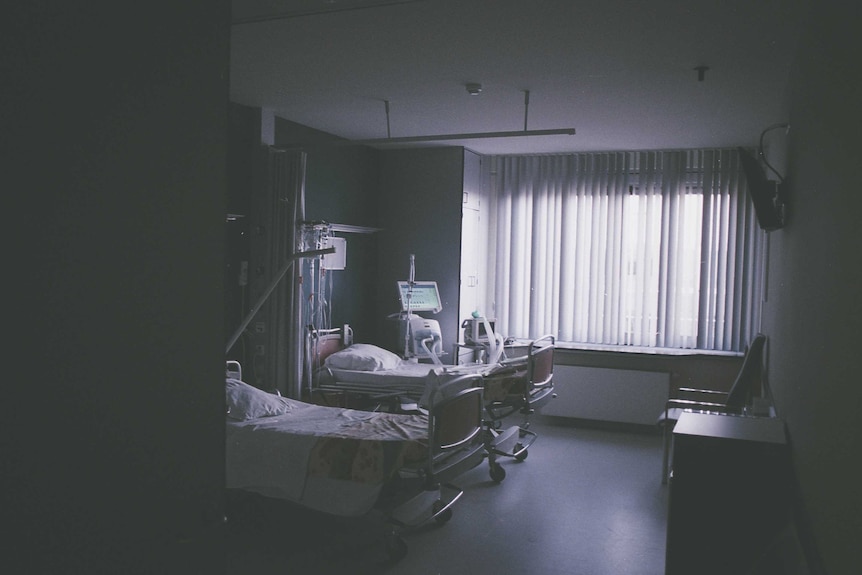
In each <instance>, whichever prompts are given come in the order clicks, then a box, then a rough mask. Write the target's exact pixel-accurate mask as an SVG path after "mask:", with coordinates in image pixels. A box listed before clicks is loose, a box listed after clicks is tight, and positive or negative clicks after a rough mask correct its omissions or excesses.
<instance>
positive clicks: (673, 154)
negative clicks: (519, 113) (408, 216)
mask: <svg viewBox="0 0 862 575" xmlns="http://www.w3.org/2000/svg"><path fill="white" fill-rule="evenodd" d="M485 165H486V166H487V167H488V168H487V169H488V170H489V174H488V177H489V181H490V182H491V222H490V223H489V238H490V241H491V243H492V245H491V246H490V247H491V248H492V249H491V251H490V253H495V254H496V257H495V258H494V259H493V261H491V262H490V263H489V266H490V268H491V269H489V277H490V278H491V280H492V281H491V287H490V290H489V293H488V297H489V298H490V300H491V301H492V302H493V306H494V307H493V309H494V313H495V316H496V320H497V325H498V326H499V328H500V329H501V330H502V333H506V334H508V335H512V336H515V337H537V336H539V335H542V334H545V333H552V334H555V335H556V337H557V339H558V340H559V341H568V342H584V343H594V344H610V345H630V346H647V347H671V348H699V349H711V350H734V351H739V350H741V349H743V348H744V346H745V344H746V342H747V339H748V336H749V335H751V334H752V333H754V332H755V331H756V328H757V326H756V325H755V324H756V322H757V321H758V318H759V311H760V308H759V306H760V297H759V294H760V275H759V273H758V270H759V269H760V265H759V260H760V259H761V258H762V255H761V251H762V249H761V244H762V242H763V237H764V236H763V232H761V231H760V230H759V228H758V227H757V225H756V219H755V214H754V211H753V207H752V205H751V202H750V201H749V200H748V198H747V188H746V182H745V177H744V176H743V175H742V172H741V170H740V165H739V158H738V155H737V152H736V151H735V150H685V151H653V152H610V153H584V154H567V155H549V156H496V157H491V158H490V161H489V162H486V163H485Z"/></svg>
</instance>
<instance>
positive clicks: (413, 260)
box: [404, 254, 416, 357]
mask: <svg viewBox="0 0 862 575" xmlns="http://www.w3.org/2000/svg"><path fill="white" fill-rule="evenodd" d="M415 284H416V255H415V254H410V275H409V276H408V281H407V315H406V316H405V320H404V321H405V322H406V325H405V326H404V357H410V356H411V353H410V335H411V334H410V331H411V329H410V327H411V326H410V304H411V303H412V301H413V286H414V285H415Z"/></svg>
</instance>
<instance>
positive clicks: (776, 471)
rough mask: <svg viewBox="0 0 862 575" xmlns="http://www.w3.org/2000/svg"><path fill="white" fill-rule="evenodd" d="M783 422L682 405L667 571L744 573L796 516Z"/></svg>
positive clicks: (675, 440) (675, 436)
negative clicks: (792, 512) (792, 510)
mask: <svg viewBox="0 0 862 575" xmlns="http://www.w3.org/2000/svg"><path fill="white" fill-rule="evenodd" d="M791 485H792V482H791V473H790V460H789V450H788V445H787V440H786V434H785V430H784V423H783V421H782V420H780V419H776V418H759V417H741V416H732V415H718V414H704V413H683V414H682V416H681V417H680V419H679V421H678V422H677V424H676V427H675V428H674V432H673V471H672V475H671V479H670V494H669V504H668V505H669V508H668V524H667V555H666V567H665V573H667V574H678V573H686V574H690V573H699V574H716V575H717V574H731V573H732V574H736V573H744V572H746V569H747V568H748V567H750V566H751V565H752V564H753V563H754V562H755V561H756V560H757V558H758V557H759V556H760V555H761V554H762V553H763V552H764V551H765V550H766V548H767V547H768V545H769V544H770V542H771V541H772V540H773V539H774V537H775V536H776V534H777V533H778V532H779V531H780V530H781V528H782V527H783V526H785V525H786V523H787V521H788V520H789V517H790V496H791Z"/></svg>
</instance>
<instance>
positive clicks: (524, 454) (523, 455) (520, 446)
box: [515, 443, 528, 461]
mask: <svg viewBox="0 0 862 575" xmlns="http://www.w3.org/2000/svg"><path fill="white" fill-rule="evenodd" d="M519 451H520V453H518V452H519ZM515 453H517V455H516V456H515V459H516V460H517V461H524V460H525V459H527V455H528V452H527V450H526V449H524V444H523V443H517V444H515Z"/></svg>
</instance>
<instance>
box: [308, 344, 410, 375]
mask: <svg viewBox="0 0 862 575" xmlns="http://www.w3.org/2000/svg"><path fill="white" fill-rule="evenodd" d="M400 363H401V358H400V357H398V356H397V355H395V354H394V353H392V352H391V351H387V350H385V349H383V348H380V347H377V346H376V345H371V344H369V343H354V344H353V345H351V346H350V347H348V348H346V349H342V350H341V351H337V352H335V353H333V354H332V355H330V356H329V357H327V358H326V361H324V362H323V364H324V365H325V366H326V367H334V368H335V369H352V370H355V371H380V370H383V369H395V368H396V367H398V365H399V364H400Z"/></svg>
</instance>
